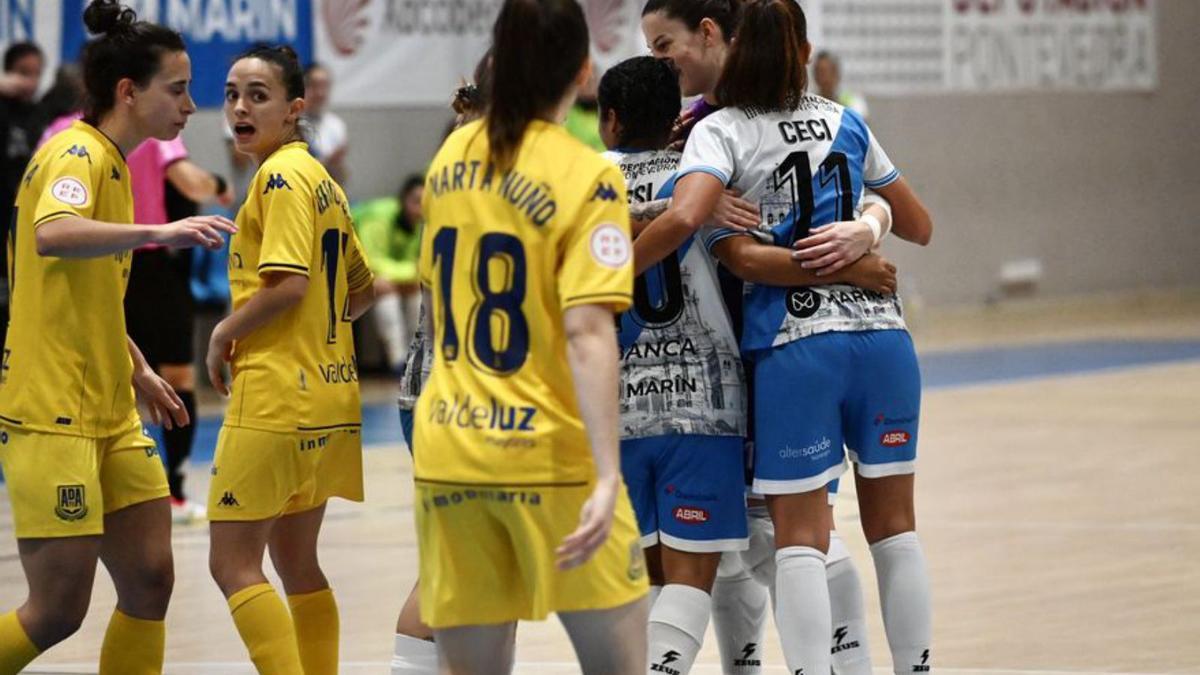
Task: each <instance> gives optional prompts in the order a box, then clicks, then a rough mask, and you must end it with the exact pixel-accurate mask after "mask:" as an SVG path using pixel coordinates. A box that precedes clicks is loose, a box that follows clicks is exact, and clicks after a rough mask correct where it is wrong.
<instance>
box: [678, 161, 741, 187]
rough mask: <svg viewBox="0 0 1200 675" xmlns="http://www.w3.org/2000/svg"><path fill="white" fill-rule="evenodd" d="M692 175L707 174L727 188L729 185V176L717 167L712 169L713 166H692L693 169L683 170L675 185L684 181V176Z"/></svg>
mask: <svg viewBox="0 0 1200 675" xmlns="http://www.w3.org/2000/svg"><path fill="white" fill-rule="evenodd" d="M691 173H706V174H708V175H710V176H712V177H714V178H716V179H717V180H719V181H721V185H725V186H728V185H729V176H726V175H725V172H724V171H721V170H720V169H718V168H716V167H712V166H692V167H688V168H686V169H683V170H681V171H680V172H679V173H678V174H677V175H676V176H675V183H678V182H679V181H681V180H683V177H684V176H686V175H688V174H691ZM672 187H674V186H672Z"/></svg>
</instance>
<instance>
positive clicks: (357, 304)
mask: <svg viewBox="0 0 1200 675" xmlns="http://www.w3.org/2000/svg"><path fill="white" fill-rule="evenodd" d="M374 304H375V284H373V283H371V284H367V287H366V288H364V289H362V290H360V291H358V292H357V293H351V294H350V320H351V321H358V317H360V316H362V315H363V314H366V313H367V310H368V309H371V305H374Z"/></svg>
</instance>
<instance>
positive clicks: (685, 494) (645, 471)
mask: <svg viewBox="0 0 1200 675" xmlns="http://www.w3.org/2000/svg"><path fill="white" fill-rule="evenodd" d="M621 473H622V474H624V477H625V485H626V486H627V487H628V488H629V498H630V500H631V501H632V502H633V510H634V513H636V514H637V520H638V529H639V531H640V532H641V535H642V546H643V547H650V546H653V545H654V544H656V543H662V544H665V545H666V546H670V547H671V548H673V549H675V550H677V551H687V552H690V553H712V552H717V551H741V550H744V549H745V548H746V544H747V541H748V539H747V537H749V532H748V530H747V525H746V487H745V481H744V479H743V477H742V437H741V436H693V435H686V434H678V435H671V436H655V437H653V438H636V439H631V440H626V441H621Z"/></svg>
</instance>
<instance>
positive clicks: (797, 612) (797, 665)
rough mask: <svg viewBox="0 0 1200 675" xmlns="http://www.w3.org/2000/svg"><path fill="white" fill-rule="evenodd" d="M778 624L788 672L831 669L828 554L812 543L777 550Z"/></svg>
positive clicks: (805, 674)
mask: <svg viewBox="0 0 1200 675" xmlns="http://www.w3.org/2000/svg"><path fill="white" fill-rule="evenodd" d="M775 624H776V625H777V626H778V627H779V641H780V642H781V643H782V645H783V656H784V658H785V659H786V660H787V666H788V672H790V673H793V675H825V673H828V672H830V667H831V666H830V659H829V636H830V635H833V627H832V620H831V618H830V610H829V585H828V582H826V580H825V554H824V553H822V552H820V551H818V550H817V549H815V548H811V547H809V546H788V547H786V548H781V549H779V550H778V551H776V552H775Z"/></svg>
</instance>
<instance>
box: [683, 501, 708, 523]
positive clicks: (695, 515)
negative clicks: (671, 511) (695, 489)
mask: <svg viewBox="0 0 1200 675" xmlns="http://www.w3.org/2000/svg"><path fill="white" fill-rule="evenodd" d="M675 520H678V521H679V522H681V523H687V524H696V525H698V524H700V523H707V522H708V509H702V508H700V507H699V506H676V507H675Z"/></svg>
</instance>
